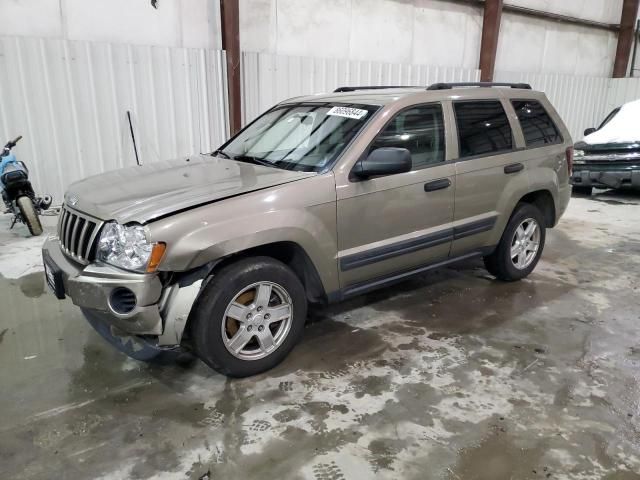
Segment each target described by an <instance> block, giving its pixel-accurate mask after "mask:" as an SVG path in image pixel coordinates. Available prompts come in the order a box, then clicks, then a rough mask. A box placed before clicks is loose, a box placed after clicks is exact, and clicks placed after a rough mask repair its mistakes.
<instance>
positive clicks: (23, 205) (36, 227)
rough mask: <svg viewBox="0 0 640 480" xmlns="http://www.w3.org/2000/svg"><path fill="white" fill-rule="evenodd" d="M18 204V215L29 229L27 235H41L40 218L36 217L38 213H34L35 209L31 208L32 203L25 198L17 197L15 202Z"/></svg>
mask: <svg viewBox="0 0 640 480" xmlns="http://www.w3.org/2000/svg"><path fill="white" fill-rule="evenodd" d="M16 203H17V204H18V208H19V209H20V214H21V215H22V220H23V221H24V223H25V224H26V225H27V228H28V229H29V233H31V235H33V236H34V237H37V236H38V235H41V234H42V224H41V223H40V218H39V217H38V213H37V212H36V207H34V206H33V202H32V201H31V199H30V198H29V197H27V196H22V197H19V198H18V200H17V201H16Z"/></svg>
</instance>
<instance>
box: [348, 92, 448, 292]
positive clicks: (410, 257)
mask: <svg viewBox="0 0 640 480" xmlns="http://www.w3.org/2000/svg"><path fill="white" fill-rule="evenodd" d="M380 147H401V148H407V149H408V150H409V151H410V153H411V158H412V169H411V171H410V172H407V173H400V174H395V175H389V176H384V177H375V178H369V179H365V180H358V179H352V181H350V182H349V184H348V185H345V186H344V187H343V188H340V189H339V193H338V206H337V208H338V212H337V218H338V265H339V270H340V283H341V286H342V288H345V287H349V286H354V285H355V284H359V283H364V282H368V281H371V280H374V279H377V278H381V277H385V276H387V275H390V274H393V273H396V272H402V271H403V270H410V269H412V268H415V267H418V266H421V265H424V264H428V263H432V262H433V263H435V262H437V261H440V260H444V259H446V258H447V257H448V255H449V249H450V246H451V241H452V238H453V237H452V229H451V222H452V221H453V200H454V197H453V195H454V189H455V170H454V165H453V164H451V163H448V162H446V161H445V154H446V152H445V128H444V121H443V113H442V105H441V104H439V103H431V104H425V105H420V106H412V107H409V108H407V109H405V110H403V111H401V112H399V113H398V114H396V116H395V117H394V118H392V119H391V120H390V121H389V123H388V124H387V125H386V126H385V127H384V128H383V129H382V131H381V132H380V134H379V135H378V136H377V137H376V139H375V140H374V141H373V143H372V144H371V145H370V147H369V149H368V151H366V152H364V155H367V154H368V153H370V152H371V151H372V150H375V149H376V148H380Z"/></svg>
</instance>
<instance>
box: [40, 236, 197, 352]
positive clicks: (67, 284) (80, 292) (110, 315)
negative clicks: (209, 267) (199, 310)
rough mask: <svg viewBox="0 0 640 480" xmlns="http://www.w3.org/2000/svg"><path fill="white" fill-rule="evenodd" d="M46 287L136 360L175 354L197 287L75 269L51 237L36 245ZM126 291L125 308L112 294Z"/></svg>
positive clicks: (104, 268) (107, 269)
mask: <svg viewBox="0 0 640 480" xmlns="http://www.w3.org/2000/svg"><path fill="white" fill-rule="evenodd" d="M42 256H43V262H44V266H45V276H46V280H47V283H48V284H49V286H50V287H51V289H52V290H53V291H54V293H55V295H56V296H57V297H58V298H65V297H67V296H68V297H70V298H71V301H72V302H73V303H74V304H75V305H77V306H78V307H80V309H81V310H82V313H83V314H84V316H85V318H86V319H87V320H88V322H89V323H90V324H91V325H92V326H93V327H94V329H95V330H96V331H97V332H98V333H99V334H100V335H102V336H103V337H104V338H105V339H106V340H107V341H108V342H109V343H111V344H112V345H114V346H115V347H116V348H118V349H119V350H121V351H122V352H124V353H126V354H127V355H129V356H131V357H133V358H136V359H138V360H149V359H151V358H154V357H156V356H157V355H159V354H161V353H163V352H167V351H179V350H180V346H181V342H182V334H183V332H184V328H185V326H186V322H187V318H188V316H189V312H190V311H191V306H192V305H193V302H194V301H195V299H196V297H197V295H198V293H199V291H200V286H201V284H202V279H201V278H200V279H198V278H196V279H193V280H192V282H191V283H190V284H189V285H184V284H182V285H181V284H178V283H176V284H173V285H168V286H164V285H163V284H162V281H161V280H160V277H159V275H157V274H141V273H132V272H126V271H124V270H121V269H118V268H115V267H112V266H109V265H104V264H90V265H86V266H85V265H81V264H78V263H76V262H74V261H72V260H70V259H69V258H68V257H67V256H66V255H65V254H64V253H63V252H62V250H61V248H60V243H59V241H58V239H57V238H56V237H50V238H49V239H47V241H46V242H45V244H44V246H43V247H42ZM122 292H126V296H127V297H126V298H127V301H128V303H127V304H126V305H127V308H126V309H123V308H122V303H119V302H118V298H117V296H118V295H120V294H121V293H122Z"/></svg>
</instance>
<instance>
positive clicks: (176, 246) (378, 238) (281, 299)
mask: <svg viewBox="0 0 640 480" xmlns="http://www.w3.org/2000/svg"><path fill="white" fill-rule="evenodd" d="M494 87H507V88H494ZM571 158H572V141H571V138H570V136H569V132H568V131H567V129H566V127H565V125H564V124H563V122H562V120H561V119H560V117H559V116H558V114H557V113H556V111H555V110H554V108H553V107H552V106H551V105H550V103H549V101H548V100H547V98H546V97H545V95H544V94H542V93H540V92H534V91H532V90H531V87H529V86H528V85H526V84H478V83H472V84H436V85H432V86H430V87H428V88H424V87H383V88H380V87H344V88H339V89H338V90H336V91H335V92H333V93H331V94H323V95H313V96H308V97H299V98H295V99H290V100H287V101H284V102H282V103H280V104H278V105H276V106H275V107H273V108H272V109H271V110H269V111H268V112H266V113H265V114H263V115H262V116H260V117H259V118H258V119H256V120H255V121H254V122H252V123H251V124H249V125H248V126H247V127H246V128H245V129H244V130H242V131H241V132H240V133H239V134H237V135H236V136H235V137H234V138H232V139H231V140H229V141H228V142H227V143H226V144H224V145H223V146H222V147H221V148H220V149H219V150H217V151H216V152H213V153H212V154H207V155H194V156H191V157H189V158H183V159H179V160H174V161H168V162H163V163H153V164H150V165H145V166H142V167H132V168H127V169H123V170H117V171H113V172H108V173H105V174H102V175H98V176H95V177H91V178H88V179H86V180H83V181H80V182H78V183H76V184H74V185H72V186H71V187H70V188H69V191H68V192H67V194H66V195H65V203H64V206H63V209H62V214H61V216H60V221H59V224H58V232H57V236H56V237H51V238H49V240H48V241H47V242H46V243H45V245H44V247H43V257H44V264H45V273H46V279H47V282H48V284H49V285H50V287H51V288H52V290H53V291H54V293H55V294H56V296H57V297H58V298H61V299H62V298H65V296H69V297H70V298H71V300H72V301H73V303H74V304H75V305H77V306H79V307H80V308H81V309H82V312H83V313H84V315H85V316H86V318H87V319H88V321H89V322H90V323H91V324H92V325H93V326H94V328H95V329H96V330H97V331H98V332H100V333H101V334H102V335H103V336H104V337H105V338H106V339H107V340H109V341H110V342H111V343H113V344H114V345H116V346H117V347H118V348H119V349H121V350H122V351H124V352H126V353H128V354H129V355H131V356H132V357H134V358H138V359H142V360H150V359H152V358H154V357H156V356H157V355H158V354H159V352H174V353H173V354H174V355H175V352H183V351H188V352H193V353H195V354H196V355H197V356H198V357H200V358H201V359H202V360H203V361H204V362H206V363H207V364H208V365H210V366H211V367H213V368H214V369H216V370H217V371H219V372H222V373H224V374H226V375H230V376H237V377H241V376H247V375H253V374H256V373H258V372H262V371H264V370H267V369H269V368H271V367H273V366H274V365H276V364H277V363H278V362H280V361H281V360H282V359H283V358H284V357H285V356H286V355H287V354H288V353H289V352H290V351H291V349H292V348H293V347H294V345H295V344H296V342H297V341H298V340H299V339H300V337H301V335H302V332H303V329H304V324H305V319H306V314H307V304H308V302H317V303H327V302H336V301H340V300H342V299H344V298H347V297H350V296H353V295H357V294H360V293H362V292H366V291H368V290H371V289H375V288H379V287H383V286H387V285H389V284H391V283H393V282H397V281H400V280H403V279H405V278H407V277H409V276H411V275H416V274H421V273H423V272H426V271H427V270H430V269H433V268H436V267H441V266H443V265H448V264H451V263H453V262H456V261H459V260H462V259H468V258H471V257H483V258H484V260H485V264H486V267H487V269H488V270H489V272H491V273H492V274H493V275H495V276H496V277H497V278H499V279H500V280H505V281H512V280H518V279H521V278H523V277H525V276H527V275H528V274H529V273H530V272H531V271H532V270H533V269H534V267H535V266H536V263H537V262H538V259H539V258H540V255H541V253H542V249H543V246H544V241H545V228H551V227H553V226H554V225H555V224H556V222H557V221H558V219H559V218H560V216H561V215H562V214H563V212H564V210H565V208H566V207H567V203H568V202H569V198H570V194H571V187H570V186H569V176H570V170H571ZM452 308H455V307H452Z"/></svg>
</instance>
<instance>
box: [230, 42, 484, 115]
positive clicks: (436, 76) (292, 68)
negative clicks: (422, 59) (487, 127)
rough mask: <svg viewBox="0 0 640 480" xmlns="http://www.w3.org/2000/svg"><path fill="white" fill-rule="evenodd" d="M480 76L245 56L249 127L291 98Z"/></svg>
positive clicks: (473, 71) (417, 67)
mask: <svg viewBox="0 0 640 480" xmlns="http://www.w3.org/2000/svg"><path fill="white" fill-rule="evenodd" d="M479 78H480V71H479V70H476V69H467V68H455V67H433V66H427V65H407V64H398V63H380V62H368V61H350V60H345V59H326V58H312V57H293V56H286V55H272V54H268V53H253V52H244V53H243V55H242V83H243V85H242V88H243V100H244V104H243V114H244V117H243V118H244V121H245V123H246V122H248V121H251V120H253V119H254V118H255V117H257V116H258V115H259V114H260V113H262V112H264V111H265V110H267V109H268V108H270V107H271V106H273V104H275V103H277V102H280V101H282V100H285V99H287V98H291V97H295V96H298V95H309V94H313V93H320V92H331V91H332V90H334V89H335V88H337V87H339V86H350V85H351V86H354V85H429V84H431V83H435V82H463V81H469V82H473V81H477V80H478V79H479Z"/></svg>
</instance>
